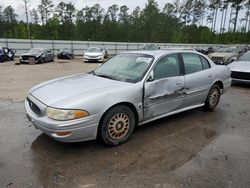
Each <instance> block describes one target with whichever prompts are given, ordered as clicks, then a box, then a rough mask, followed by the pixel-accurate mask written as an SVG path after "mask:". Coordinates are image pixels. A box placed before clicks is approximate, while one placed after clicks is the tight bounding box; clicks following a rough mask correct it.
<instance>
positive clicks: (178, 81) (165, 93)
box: [144, 76, 184, 120]
mask: <svg viewBox="0 0 250 188" xmlns="http://www.w3.org/2000/svg"><path fill="white" fill-rule="evenodd" d="M183 89H184V77H183V76H178V77H170V78H165V79H161V80H156V81H153V82H146V83H145V101H144V118H145V120H147V119H150V118H153V117H156V116H159V115H162V114H165V113H168V112H170V111H173V110H177V109H180V108H181V107H182V106H183V101H184V98H183V97H184V96H183V92H184V91H183Z"/></svg>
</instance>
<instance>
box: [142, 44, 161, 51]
mask: <svg viewBox="0 0 250 188" xmlns="http://www.w3.org/2000/svg"><path fill="white" fill-rule="evenodd" d="M160 48H161V47H160V46H157V45H156V44H145V45H144V46H143V47H142V49H143V50H159V49H160Z"/></svg>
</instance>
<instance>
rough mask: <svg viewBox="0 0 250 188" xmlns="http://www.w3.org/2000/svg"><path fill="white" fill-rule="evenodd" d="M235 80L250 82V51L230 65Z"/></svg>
mask: <svg viewBox="0 0 250 188" xmlns="http://www.w3.org/2000/svg"><path fill="white" fill-rule="evenodd" d="M229 68H230V69H231V72H232V75H231V76H232V81H233V82H242V83H250V51H248V52H246V53H245V54H244V55H243V56H241V57H240V58H239V59H238V60H237V61H234V62H233V63H231V64H230V65H229Z"/></svg>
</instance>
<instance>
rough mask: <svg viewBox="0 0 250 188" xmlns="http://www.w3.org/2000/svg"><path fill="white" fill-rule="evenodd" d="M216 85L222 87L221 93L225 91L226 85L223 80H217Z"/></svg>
mask: <svg viewBox="0 0 250 188" xmlns="http://www.w3.org/2000/svg"><path fill="white" fill-rule="evenodd" d="M215 84H217V85H218V86H219V87H220V89H221V93H222V92H223V90H224V84H223V82H222V81H221V80H217V81H215V82H214V84H213V85H215Z"/></svg>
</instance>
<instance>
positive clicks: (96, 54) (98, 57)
mask: <svg viewBox="0 0 250 188" xmlns="http://www.w3.org/2000/svg"><path fill="white" fill-rule="evenodd" d="M104 58H105V50H103V49H102V48H99V47H89V48H88V49H87V50H86V52H85V53H84V57H83V59H84V62H90V61H98V62H101V63H102V62H103V61H104Z"/></svg>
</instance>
